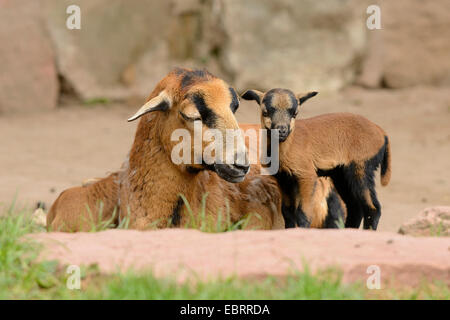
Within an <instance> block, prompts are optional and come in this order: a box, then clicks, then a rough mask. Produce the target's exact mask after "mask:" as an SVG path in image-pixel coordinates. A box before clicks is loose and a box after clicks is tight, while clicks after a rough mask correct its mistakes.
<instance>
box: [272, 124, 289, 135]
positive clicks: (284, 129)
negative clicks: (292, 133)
mask: <svg viewBox="0 0 450 320" xmlns="http://www.w3.org/2000/svg"><path fill="white" fill-rule="evenodd" d="M275 129H278V130H279V132H280V136H281V137H286V136H287V135H288V133H289V128H288V126H285V125H278V126H276V127H275Z"/></svg>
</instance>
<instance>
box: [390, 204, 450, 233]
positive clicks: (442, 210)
mask: <svg viewBox="0 0 450 320" xmlns="http://www.w3.org/2000/svg"><path fill="white" fill-rule="evenodd" d="M398 232H399V233H400V234H407V235H411V236H447V237H448V236H450V207H443V206H442V207H432V208H427V209H425V210H424V211H422V212H421V213H420V214H419V215H418V216H417V217H416V218H413V219H411V220H409V221H408V222H406V223H404V224H403V225H402V226H401V227H400V229H399V231H398Z"/></svg>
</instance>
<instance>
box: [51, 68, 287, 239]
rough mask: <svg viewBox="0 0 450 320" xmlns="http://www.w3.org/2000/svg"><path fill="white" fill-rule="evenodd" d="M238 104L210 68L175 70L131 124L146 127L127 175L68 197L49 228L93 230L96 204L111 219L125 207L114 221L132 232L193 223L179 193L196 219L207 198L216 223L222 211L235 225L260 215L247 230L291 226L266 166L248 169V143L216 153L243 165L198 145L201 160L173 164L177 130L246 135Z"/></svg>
mask: <svg viewBox="0 0 450 320" xmlns="http://www.w3.org/2000/svg"><path fill="white" fill-rule="evenodd" d="M238 106H239V98H238V95H237V94H236V92H235V90H234V89H233V88H232V87H230V86H229V85H227V84H226V83H225V82H224V81H223V80H221V79H219V78H216V77H215V76H213V75H212V74H210V73H209V72H207V71H204V70H190V69H181V68H176V69H174V70H173V71H172V72H170V73H169V74H168V75H167V76H166V77H165V78H163V79H162V80H161V81H160V82H159V83H158V84H157V86H156V87H155V89H154V90H153V92H152V93H151V95H150V97H149V99H148V101H147V103H145V104H144V106H143V107H142V108H140V109H139V110H138V111H137V112H136V114H135V115H133V116H132V117H131V118H130V119H129V121H134V120H136V119H139V118H140V121H139V123H138V126H137V130H136V134H135V139H134V142H133V145H132V147H131V150H130V153H129V157H128V159H127V161H125V163H124V165H123V166H122V169H121V170H119V171H118V172H116V173H114V174H113V175H111V176H109V177H107V178H105V179H101V180H98V181H97V180H96V181H93V182H92V183H87V184H86V185H85V186H84V187H77V188H72V189H69V190H66V191H65V192H63V193H62V194H61V195H60V196H59V198H58V199H57V200H56V201H55V203H54V204H53V206H52V208H51V209H50V212H49V215H48V219H47V226H48V228H51V229H53V230H61V229H62V230H61V231H82V230H86V228H87V225H86V224H82V223H80V221H82V220H83V219H86V217H87V216H88V213H87V211H88V210H87V209H86V205H87V206H89V208H90V211H93V214H92V216H94V217H95V216H96V214H97V213H98V210H97V211H96V210H95V206H94V205H93V204H94V203H98V202H99V201H104V202H106V203H107V204H105V205H104V206H103V216H106V217H111V216H112V214H113V210H114V209H113V208H118V212H119V214H118V219H117V221H115V223H120V221H122V220H123V219H125V218H128V219H129V227H130V228H133V229H139V230H144V229H147V228H149V227H158V228H163V227H166V226H167V225H168V223H169V224H170V225H171V226H175V227H176V226H184V225H186V224H187V223H188V221H189V219H190V217H189V214H188V209H187V208H186V204H185V202H184V201H183V199H182V198H181V197H180V194H182V195H184V197H185V199H186V200H187V202H188V203H189V205H190V207H191V209H192V212H194V213H196V212H198V211H199V209H200V208H201V206H202V198H203V195H205V194H207V198H206V204H205V209H206V210H205V212H206V215H207V218H211V219H213V220H214V219H219V213H220V212H222V214H223V215H225V213H227V212H229V216H230V221H231V222H236V221H238V220H240V219H242V218H244V217H246V216H248V215H251V214H257V215H251V216H250V220H249V221H248V224H247V228H261V229H272V228H282V227H284V221H283V218H282V214H281V194H280V192H279V189H278V186H277V182H276V180H275V179H274V178H273V177H270V176H262V175H259V167H258V166H257V165H252V166H250V165H249V164H248V160H247V153H246V149H245V146H243V147H242V144H238V145H237V146H236V147H235V148H233V149H232V150H228V148H226V150H225V148H224V149H223V150H218V151H217V153H222V154H227V153H231V156H232V158H233V159H235V158H238V159H244V160H243V161H241V162H239V161H238V162H236V163H234V162H233V163H228V162H223V163H221V162H217V161H216V158H211V159H208V158H203V159H198V158H197V157H198V154H196V152H195V145H194V143H191V144H190V149H189V150H188V152H187V154H189V153H190V154H191V156H192V159H195V160H201V161H193V163H179V164H176V163H174V162H173V161H172V158H171V155H172V151H173V149H174V147H175V146H176V142H175V141H172V139H171V136H172V133H173V132H174V130H176V129H185V130H187V131H188V132H190V133H192V132H193V131H194V127H195V126H196V125H200V126H201V127H202V128H203V129H208V128H214V129H217V130H219V131H220V132H225V131H226V130H229V129H232V130H236V129H239V127H238V124H237V122H236V119H235V117H234V114H233V113H234V112H235V111H236V110H237V108H238ZM200 147H201V150H200V151H201V152H202V154H203V151H204V150H205V148H206V147H207V146H206V144H205V142H204V139H203V141H202V144H201V146H200ZM184 155H185V154H184V153H183V156H184ZM106 186H107V187H106ZM80 188H81V189H80Z"/></svg>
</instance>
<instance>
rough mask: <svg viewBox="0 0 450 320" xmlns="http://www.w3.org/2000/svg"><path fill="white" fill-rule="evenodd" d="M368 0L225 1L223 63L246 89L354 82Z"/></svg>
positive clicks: (321, 86)
mask: <svg viewBox="0 0 450 320" xmlns="http://www.w3.org/2000/svg"><path fill="white" fill-rule="evenodd" d="M367 5H368V2H366V1H356V0H355V1H354V0H347V1H341V0H329V1H326V2H324V1H312V0H283V1H271V0H249V1H239V0H230V1H225V2H223V8H222V11H223V14H222V15H221V16H222V20H223V30H224V32H225V34H226V37H225V39H226V42H225V43H223V44H222V45H221V59H222V63H221V65H222V66H224V67H225V68H227V70H225V71H227V73H229V74H231V75H233V76H234V85H235V86H236V87H237V88H238V89H240V90H243V89H245V88H258V89H262V90H266V89H269V88H273V87H287V88H290V89H292V90H294V91H300V92H302V91H305V90H312V89H314V90H318V91H324V90H325V91H327V90H328V91H330V90H331V91H333V90H338V89H340V88H342V87H344V86H345V85H347V84H349V83H352V82H353V81H354V79H355V76H356V73H357V70H358V67H359V63H360V60H361V58H362V55H363V54H364V51H365V50H364V49H365V46H366V41H367V31H368V30H367V28H366V26H365V21H366V8H367Z"/></svg>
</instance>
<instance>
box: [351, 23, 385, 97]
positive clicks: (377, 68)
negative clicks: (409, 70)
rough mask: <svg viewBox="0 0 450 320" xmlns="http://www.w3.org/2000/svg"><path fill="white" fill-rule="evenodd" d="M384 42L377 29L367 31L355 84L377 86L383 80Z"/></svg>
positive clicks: (367, 86) (366, 86) (368, 86)
mask: <svg viewBox="0 0 450 320" xmlns="http://www.w3.org/2000/svg"><path fill="white" fill-rule="evenodd" d="M383 57H384V43H383V34H382V32H379V30H370V31H368V44H367V51H366V54H365V56H364V59H363V61H362V66H361V73H360V74H359V75H358V78H357V79H356V84H358V85H360V86H363V87H365V88H379V87H380V86H381V84H382V80H383Z"/></svg>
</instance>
